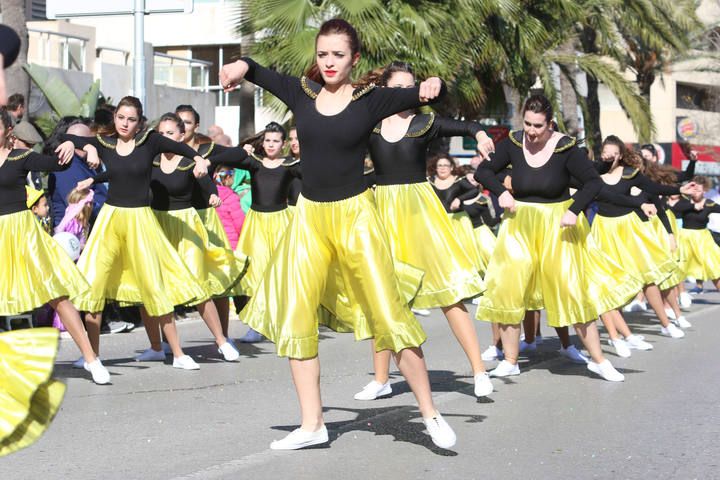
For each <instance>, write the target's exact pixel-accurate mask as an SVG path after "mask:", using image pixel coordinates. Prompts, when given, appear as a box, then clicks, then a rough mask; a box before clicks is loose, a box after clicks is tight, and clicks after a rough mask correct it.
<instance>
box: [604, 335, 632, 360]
mask: <svg viewBox="0 0 720 480" xmlns="http://www.w3.org/2000/svg"><path fill="white" fill-rule="evenodd" d="M608 343H609V344H610V345H611V346H613V347H615V353H617V356H618V357H622V358H628V357H630V356H631V355H632V352H631V351H630V346H629V345H628V344H627V343H626V342H625V340H623V339H621V338H616V339H615V340H613V339H609V340H608Z"/></svg>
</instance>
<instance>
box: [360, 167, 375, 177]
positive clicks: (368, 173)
mask: <svg viewBox="0 0 720 480" xmlns="http://www.w3.org/2000/svg"><path fill="white" fill-rule="evenodd" d="M374 171H375V168H374V167H373V168H369V169H367V170H365V171H364V172H363V175H370V174H371V173H373V172H374Z"/></svg>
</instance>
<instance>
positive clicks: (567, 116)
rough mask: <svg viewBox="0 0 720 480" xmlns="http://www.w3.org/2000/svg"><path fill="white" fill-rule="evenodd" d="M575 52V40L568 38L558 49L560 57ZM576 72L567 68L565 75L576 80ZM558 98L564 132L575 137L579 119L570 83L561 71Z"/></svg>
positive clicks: (571, 66) (574, 68)
mask: <svg viewBox="0 0 720 480" xmlns="http://www.w3.org/2000/svg"><path fill="white" fill-rule="evenodd" d="M575 52H576V47H575V38H570V39H569V40H567V41H566V42H565V43H563V44H562V45H561V46H560V48H558V53H560V54H561V55H575ZM577 71H578V68H577V66H575V65H568V66H567V73H568V75H569V76H570V77H571V78H572V79H573V80H574V79H575V78H577ZM560 98H561V101H562V115H563V122H564V123H565V131H566V132H567V133H568V134H569V135H571V136H573V137H575V136H577V134H578V126H579V124H580V119H579V117H578V103H577V98H576V97H575V90H574V89H573V86H572V83H571V82H570V79H568V77H566V76H565V73H564V72H562V71H561V72H560Z"/></svg>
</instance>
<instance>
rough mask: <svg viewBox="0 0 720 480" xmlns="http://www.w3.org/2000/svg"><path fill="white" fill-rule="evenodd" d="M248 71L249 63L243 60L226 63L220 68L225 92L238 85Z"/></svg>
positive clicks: (221, 83)
mask: <svg viewBox="0 0 720 480" xmlns="http://www.w3.org/2000/svg"><path fill="white" fill-rule="evenodd" d="M247 71H248V64H247V63H245V62H244V61H243V60H238V61H236V62H234V63H226V64H225V65H223V66H222V68H221V69H220V85H221V86H222V87H223V91H224V92H229V91H231V90H233V89H234V88H235V87H237V86H238V85H239V84H240V82H242V80H243V78H245V74H246V73H247Z"/></svg>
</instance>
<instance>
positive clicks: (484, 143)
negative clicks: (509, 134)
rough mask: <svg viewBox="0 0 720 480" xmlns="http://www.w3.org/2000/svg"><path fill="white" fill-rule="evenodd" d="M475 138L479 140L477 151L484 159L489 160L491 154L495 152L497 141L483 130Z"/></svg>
mask: <svg viewBox="0 0 720 480" xmlns="http://www.w3.org/2000/svg"><path fill="white" fill-rule="evenodd" d="M475 140H477V152H478V153H479V154H480V156H481V157H482V159H483V160H489V159H490V154H491V153H494V152H495V142H493V141H492V138H490V137H488V134H487V133H485V132H483V131H480V132H478V134H477V135H476V136H475Z"/></svg>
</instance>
